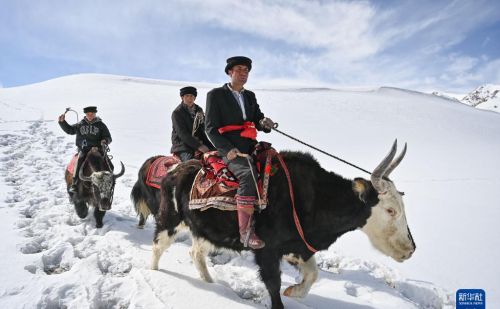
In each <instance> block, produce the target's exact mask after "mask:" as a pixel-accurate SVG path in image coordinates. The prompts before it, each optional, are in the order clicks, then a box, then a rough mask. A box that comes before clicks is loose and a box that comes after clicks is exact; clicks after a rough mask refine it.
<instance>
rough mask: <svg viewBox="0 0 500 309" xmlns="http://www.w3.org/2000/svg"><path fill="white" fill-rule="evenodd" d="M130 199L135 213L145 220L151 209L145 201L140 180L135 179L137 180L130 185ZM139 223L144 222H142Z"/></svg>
mask: <svg viewBox="0 0 500 309" xmlns="http://www.w3.org/2000/svg"><path fill="white" fill-rule="evenodd" d="M130 199H131V200H132V202H133V204H134V209H135V212H136V214H137V215H138V216H141V217H142V218H144V220H146V219H147V218H148V217H149V215H150V214H151V209H150V207H149V205H148V203H147V202H146V199H145V196H144V194H143V191H142V186H141V183H140V180H137V182H136V183H135V184H134V186H133V187H132V192H130ZM141 223H142V224H144V222H141Z"/></svg>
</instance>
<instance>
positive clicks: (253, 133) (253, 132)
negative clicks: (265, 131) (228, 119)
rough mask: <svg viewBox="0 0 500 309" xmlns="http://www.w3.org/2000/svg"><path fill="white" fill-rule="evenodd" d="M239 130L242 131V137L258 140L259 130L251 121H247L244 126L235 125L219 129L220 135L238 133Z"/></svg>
mask: <svg viewBox="0 0 500 309" xmlns="http://www.w3.org/2000/svg"><path fill="white" fill-rule="evenodd" d="M238 130H242V131H241V133H240V136H241V137H246V138H250V139H253V140H257V129H256V128H255V124H254V123H253V122H251V121H245V122H243V124H242V125H237V124H235V125H227V126H224V127H221V128H219V133H220V134H223V133H226V132H230V131H238Z"/></svg>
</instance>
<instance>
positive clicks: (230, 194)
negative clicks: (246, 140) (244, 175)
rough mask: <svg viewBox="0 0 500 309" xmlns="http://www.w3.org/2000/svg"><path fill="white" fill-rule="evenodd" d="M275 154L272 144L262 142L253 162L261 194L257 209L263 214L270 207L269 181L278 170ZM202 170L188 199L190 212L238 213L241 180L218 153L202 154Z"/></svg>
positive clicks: (257, 146)
mask: <svg viewBox="0 0 500 309" xmlns="http://www.w3.org/2000/svg"><path fill="white" fill-rule="evenodd" d="M275 154H276V150H275V149H274V148H272V147H271V144H269V143H266V142H259V143H258V144H257V145H256V147H255V149H254V151H253V152H252V155H251V156H252V159H253V162H255V163H256V167H257V174H258V175H256V177H258V180H257V187H258V190H259V194H260V199H261V200H260V201H257V202H258V203H259V205H258V207H259V208H260V209H261V210H263V209H265V208H266V207H267V189H268V187H269V177H270V176H272V175H274V174H275V173H276V170H277V166H276V165H273V164H272V158H273V157H274V155H275ZM201 164H202V168H201V169H200V171H199V172H198V173H197V174H196V177H195V179H194V182H193V186H192V188H191V193H190V197H189V208H190V209H199V210H202V211H203V210H207V209H209V208H217V209H220V210H231V211H233V210H236V199H235V195H236V191H237V189H238V186H239V182H238V179H237V178H236V177H235V176H234V175H233V173H232V172H231V171H230V170H229V169H228V167H227V164H226V163H225V162H224V160H223V159H222V157H221V156H220V155H219V153H218V152H217V151H211V152H207V153H205V154H203V157H202V159H201Z"/></svg>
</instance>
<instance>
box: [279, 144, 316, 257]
mask: <svg viewBox="0 0 500 309" xmlns="http://www.w3.org/2000/svg"><path fill="white" fill-rule="evenodd" d="M276 157H278V160H279V161H280V164H281V167H282V168H283V171H284V172H285V175H286V179H287V181H288V188H289V189H290V199H291V200H292V213H293V221H294V222H295V227H296V228H297V232H299V235H300V238H302V241H303V242H304V244H305V245H306V247H307V249H309V251H311V252H312V253H316V252H318V250H316V249H315V248H314V247H313V246H311V245H310V244H309V243H308V242H307V240H306V237H305V235H304V230H303V229H302V225H301V224H300V220H299V216H298V215H297V210H296V209H295V196H294V194H293V188H292V179H291V178H290V172H289V171H288V168H287V167H286V164H285V161H283V158H282V157H281V155H280V154H279V153H278V152H276Z"/></svg>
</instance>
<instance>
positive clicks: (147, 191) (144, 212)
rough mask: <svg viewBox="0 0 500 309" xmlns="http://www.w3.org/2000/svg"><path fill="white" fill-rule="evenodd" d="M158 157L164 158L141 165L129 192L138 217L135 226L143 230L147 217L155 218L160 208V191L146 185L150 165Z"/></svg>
mask: <svg viewBox="0 0 500 309" xmlns="http://www.w3.org/2000/svg"><path fill="white" fill-rule="evenodd" d="M160 157H165V156H162V155H158V156H154V157H151V158H149V159H147V160H146V161H145V162H144V163H143V164H142V166H141V168H140V169H139V173H138V175H137V181H136V182H135V184H134V186H133V187H132V191H131V192H130V199H131V200H132V203H133V204H134V209H135V212H136V213H137V215H138V216H139V223H138V224H137V227H138V228H140V229H142V228H144V225H145V224H146V220H147V219H148V217H149V215H153V216H154V217H156V215H157V214H158V209H159V206H160V190H159V189H157V188H153V187H151V186H149V185H147V184H146V178H147V175H148V170H149V168H150V166H151V164H153V162H154V161H155V160H156V159H158V158H160ZM175 166H176V165H175V164H174V165H172V166H170V167H169V168H168V170H171V169H173V168H174V167H175Z"/></svg>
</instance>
